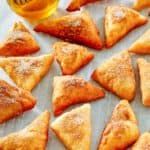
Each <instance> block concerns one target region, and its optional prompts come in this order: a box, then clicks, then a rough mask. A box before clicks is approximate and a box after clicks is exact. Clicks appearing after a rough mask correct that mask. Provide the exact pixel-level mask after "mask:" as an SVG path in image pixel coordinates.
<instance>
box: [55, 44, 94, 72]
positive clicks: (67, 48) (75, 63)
mask: <svg viewBox="0 0 150 150" xmlns="http://www.w3.org/2000/svg"><path fill="white" fill-rule="evenodd" d="M53 47H54V51H55V57H56V60H57V62H58V63H59V65H60V67H61V70H62V73H63V74H64V75H72V74H74V73H75V72H77V71H78V70H79V69H80V68H82V67H83V66H85V65H86V64H88V63H89V62H90V61H91V60H92V59H93V57H94V54H93V53H92V52H89V51H88V50H87V49H86V48H85V47H83V46H80V45H77V44H71V43H67V42H56V43H55V44H54V46H53Z"/></svg>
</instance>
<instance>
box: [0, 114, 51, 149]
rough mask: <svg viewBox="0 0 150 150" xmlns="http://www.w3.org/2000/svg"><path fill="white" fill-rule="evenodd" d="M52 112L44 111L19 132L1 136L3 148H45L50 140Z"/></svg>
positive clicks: (0, 146) (0, 143) (0, 145)
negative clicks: (49, 130) (49, 131)
mask: <svg viewBox="0 0 150 150" xmlns="http://www.w3.org/2000/svg"><path fill="white" fill-rule="evenodd" d="M49 118H50V114H49V112H48V111H45V112H43V113H42V114H41V115H40V116H39V117H37V118H36V119H35V120H34V121H33V122H32V123H31V124H29V125H28V126H27V127H26V128H24V129H23V130H21V131H19V132H15V133H11V134H9V135H8V136H5V137H1V138H0V149H1V150H45V149H46V145H47V141H48V129H49Z"/></svg>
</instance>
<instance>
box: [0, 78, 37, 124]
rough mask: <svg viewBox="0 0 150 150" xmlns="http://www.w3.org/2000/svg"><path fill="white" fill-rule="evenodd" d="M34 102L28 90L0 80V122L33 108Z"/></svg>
mask: <svg viewBox="0 0 150 150" xmlns="http://www.w3.org/2000/svg"><path fill="white" fill-rule="evenodd" d="M35 103H36V100H35V98H34V97H33V96H32V95H31V93H29V92H28V91H25V90H23V89H21V88H17V87H14V86H12V85H10V84H8V83H7V82H5V81H3V80H0V123H3V122H5V121H7V120H9V119H11V118H14V117H16V116H18V115H20V114H22V113H23V112H24V111H26V110H29V109H31V108H33V107H34V105H35Z"/></svg>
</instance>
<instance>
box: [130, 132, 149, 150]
mask: <svg viewBox="0 0 150 150" xmlns="http://www.w3.org/2000/svg"><path fill="white" fill-rule="evenodd" d="M149 141H150V133H149V132H145V133H143V134H142V135H141V136H140V137H139V139H138V141H137V142H136V143H135V144H134V145H133V147H132V148H131V150H150V142H149Z"/></svg>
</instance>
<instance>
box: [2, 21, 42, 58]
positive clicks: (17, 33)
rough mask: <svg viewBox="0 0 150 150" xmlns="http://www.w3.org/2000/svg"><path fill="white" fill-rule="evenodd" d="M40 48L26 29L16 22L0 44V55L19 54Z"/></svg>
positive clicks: (25, 53) (32, 51)
mask: <svg viewBox="0 0 150 150" xmlns="http://www.w3.org/2000/svg"><path fill="white" fill-rule="evenodd" d="M39 49H40V47H39V45H38V43H37V42H36V41H35V39H34V38H33V36H32V35H31V33H30V32H29V31H28V29H27V28H26V27H25V26H24V25H23V24H22V23H21V22H17V23H15V24H14V27H13V29H12V31H11V32H10V34H9V35H8V37H7V38H6V39H5V41H4V42H3V43H1V44H0V55H1V56H20V55H27V54H31V53H34V52H37V51H38V50H39Z"/></svg>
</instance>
